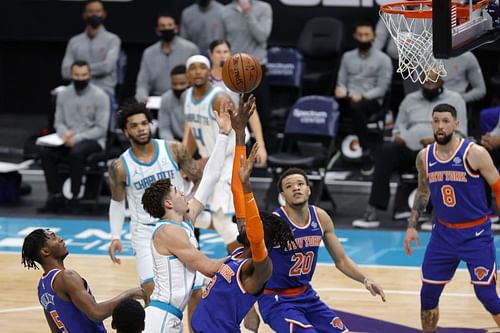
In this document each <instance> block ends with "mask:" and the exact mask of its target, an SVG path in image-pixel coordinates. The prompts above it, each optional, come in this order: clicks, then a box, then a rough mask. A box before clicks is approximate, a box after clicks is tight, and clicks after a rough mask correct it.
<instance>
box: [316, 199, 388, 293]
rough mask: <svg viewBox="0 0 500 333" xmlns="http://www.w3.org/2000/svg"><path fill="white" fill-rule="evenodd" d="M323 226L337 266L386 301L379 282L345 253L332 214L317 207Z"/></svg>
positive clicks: (325, 239) (326, 243)
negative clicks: (367, 274) (366, 274)
mask: <svg viewBox="0 0 500 333" xmlns="http://www.w3.org/2000/svg"><path fill="white" fill-rule="evenodd" d="M316 213H317V214H318V217H319V220H320V223H321V226H322V227H323V242H324V243H325V247H326V249H327V251H328V253H329V254H330V257H331V258H332V259H333V261H334V262H335V266H336V267H337V268H338V269H339V271H341V272H342V273H344V274H345V275H347V276H348V277H350V278H351V279H353V280H356V281H358V282H361V283H363V285H364V286H365V288H366V289H367V290H368V291H369V292H370V293H371V294H372V295H373V296H376V295H380V297H381V298H382V301H384V302H385V293H384V290H383V289H382V286H380V285H379V284H378V283H377V282H375V281H374V280H372V279H370V278H369V277H366V276H365V275H364V274H363V272H361V270H360V269H359V267H358V266H357V265H356V264H355V263H354V261H352V259H351V258H349V256H348V255H347V254H346V253H345V251H344V248H343V247H342V245H341V244H340V241H339V239H338V238H337V236H336V235H335V228H334V226H333V221H332V219H331V218H330V216H329V215H328V214H327V213H326V212H325V211H324V210H323V209H321V208H318V207H316Z"/></svg>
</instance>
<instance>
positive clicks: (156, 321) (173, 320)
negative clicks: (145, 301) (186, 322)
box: [143, 306, 183, 333]
mask: <svg viewBox="0 0 500 333" xmlns="http://www.w3.org/2000/svg"><path fill="white" fill-rule="evenodd" d="M145 311H146V326H145V328H144V331H143V332H144V333H181V332H182V331H183V327H182V320H180V319H179V318H177V317H176V316H174V315H173V314H171V313H170V312H167V311H164V310H162V309H160V308H157V307H155V306H148V307H147V308H146V310H145Z"/></svg>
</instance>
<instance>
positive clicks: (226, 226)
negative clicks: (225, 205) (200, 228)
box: [212, 209, 238, 245]
mask: <svg viewBox="0 0 500 333" xmlns="http://www.w3.org/2000/svg"><path fill="white" fill-rule="evenodd" d="M212 224H213V225H214V229H215V230H216V231H217V233H218V234H219V236H220V237H221V238H222V240H223V241H224V244H226V245H227V244H229V243H232V242H234V241H235V240H236V237H237V236H238V227H237V226H236V224H235V223H233V218H232V216H231V215H224V212H223V211H222V210H221V209H219V210H218V211H217V212H215V213H214V214H213V215H212Z"/></svg>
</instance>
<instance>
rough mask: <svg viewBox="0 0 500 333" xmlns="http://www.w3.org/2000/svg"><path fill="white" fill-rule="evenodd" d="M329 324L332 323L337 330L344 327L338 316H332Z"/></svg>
mask: <svg viewBox="0 0 500 333" xmlns="http://www.w3.org/2000/svg"><path fill="white" fill-rule="evenodd" d="M330 325H332V326H333V327H335V328H338V329H339V330H343V329H344V323H343V322H342V320H341V319H340V318H339V317H335V318H333V319H332V322H331V323H330Z"/></svg>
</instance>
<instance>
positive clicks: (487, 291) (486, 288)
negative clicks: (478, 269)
mask: <svg viewBox="0 0 500 333" xmlns="http://www.w3.org/2000/svg"><path fill="white" fill-rule="evenodd" d="M474 291H475V292H476V296H477V298H478V299H479V301H480V302H481V303H482V304H483V306H484V307H485V308H486V310H488V312H489V313H491V314H492V315H497V314H499V313H500V299H499V298H498V295H497V289H496V283H490V284H488V285H477V284H476V285H474Z"/></svg>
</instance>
